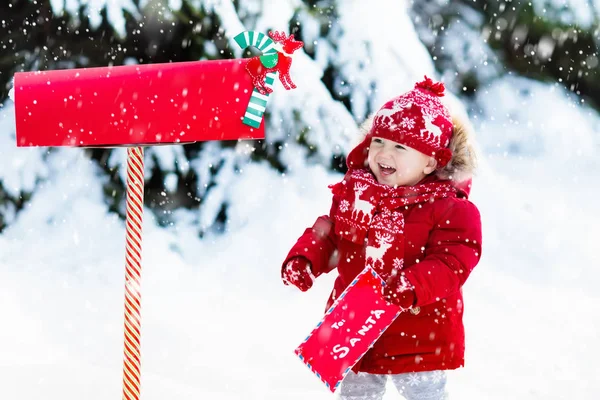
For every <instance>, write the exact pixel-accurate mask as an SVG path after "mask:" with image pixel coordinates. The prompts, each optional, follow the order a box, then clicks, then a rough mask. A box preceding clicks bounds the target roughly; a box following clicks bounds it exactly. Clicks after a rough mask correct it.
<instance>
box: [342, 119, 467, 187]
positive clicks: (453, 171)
mask: <svg viewBox="0 0 600 400" xmlns="http://www.w3.org/2000/svg"><path fill="white" fill-rule="evenodd" d="M451 115H452V124H453V133H452V139H451V140H450V144H449V145H448V148H449V149H450V150H451V151H452V158H451V159H450V162H449V163H448V164H447V165H446V166H445V167H443V168H441V169H438V170H436V171H435V172H434V174H435V175H436V176H437V177H438V178H439V179H442V180H452V181H453V183H454V185H455V186H456V187H457V188H458V189H460V190H462V191H464V192H465V195H467V196H468V194H469V192H470V188H471V179H472V177H473V174H474V172H475V169H476V167H477V155H476V153H475V149H474V147H473V145H472V143H473V140H474V130H473V126H472V125H471V123H470V122H469V120H468V118H467V117H466V116H464V115H462V114H461V113H451ZM372 126H373V116H370V117H369V118H368V119H367V120H366V121H365V122H364V123H363V124H362V125H361V127H360V131H361V137H360V143H359V144H358V145H357V146H356V147H354V148H353V149H352V151H350V153H349V154H348V157H347V158H346V165H347V166H348V168H349V169H350V168H364V167H366V166H367V165H368V163H367V155H368V152H369V144H370V138H369V137H368V134H369V132H370V131H371V128H372Z"/></svg>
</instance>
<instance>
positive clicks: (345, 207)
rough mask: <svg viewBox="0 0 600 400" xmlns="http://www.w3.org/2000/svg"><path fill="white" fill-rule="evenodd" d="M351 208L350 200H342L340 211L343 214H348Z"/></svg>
mask: <svg viewBox="0 0 600 400" xmlns="http://www.w3.org/2000/svg"><path fill="white" fill-rule="evenodd" d="M349 208H350V203H349V202H348V200H342V201H341V203H340V210H341V211H342V212H346V211H348V209H349Z"/></svg>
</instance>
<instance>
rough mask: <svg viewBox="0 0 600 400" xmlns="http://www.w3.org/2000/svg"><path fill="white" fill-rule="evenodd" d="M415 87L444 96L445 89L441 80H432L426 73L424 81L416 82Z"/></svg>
mask: <svg viewBox="0 0 600 400" xmlns="http://www.w3.org/2000/svg"><path fill="white" fill-rule="evenodd" d="M417 88H421V89H425V90H429V91H430V92H432V93H433V94H435V95H436V96H438V97H442V96H444V90H445V89H446V88H445V87H444V84H443V83H442V82H433V81H432V80H431V78H428V77H427V75H425V80H424V81H421V82H417V83H416V84H415V89H417Z"/></svg>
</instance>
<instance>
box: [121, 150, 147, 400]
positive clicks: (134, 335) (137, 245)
mask: <svg viewBox="0 0 600 400" xmlns="http://www.w3.org/2000/svg"><path fill="white" fill-rule="evenodd" d="M143 206H144V149H143V148H141V147H130V148H128V149H127V221H126V225H127V248H126V261H127V262H126V268H125V345H124V353H125V354H124V360H123V400H139V398H140V361H141V352H140V331H141V314H140V308H141V293H140V279H141V275H142V263H141V261H142V212H143Z"/></svg>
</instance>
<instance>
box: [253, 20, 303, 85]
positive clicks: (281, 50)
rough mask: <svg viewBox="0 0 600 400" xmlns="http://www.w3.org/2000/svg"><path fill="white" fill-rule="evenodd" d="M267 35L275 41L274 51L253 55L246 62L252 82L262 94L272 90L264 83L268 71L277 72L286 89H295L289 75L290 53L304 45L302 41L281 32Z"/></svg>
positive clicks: (292, 35)
mask: <svg viewBox="0 0 600 400" xmlns="http://www.w3.org/2000/svg"><path fill="white" fill-rule="evenodd" d="M269 37H270V38H271V39H273V41H274V42H275V43H276V45H275V46H274V47H275V49H276V50H278V51H276V52H273V53H270V54H264V55H262V56H257V57H253V58H251V59H250V61H248V64H246V70H247V71H248V73H249V74H250V78H251V79H252V84H253V85H254V87H255V88H256V90H258V92H259V93H260V94H262V95H267V94H269V93H271V92H273V89H271V88H270V87H268V86H267V85H266V84H265V79H266V77H267V74H268V73H276V72H279V80H280V81H281V84H282V85H283V87H284V88H286V89H287V90H290V89H295V88H296V85H295V84H294V82H292V78H291V77H290V67H291V66H292V57H291V54H292V53H293V52H295V51H296V50H298V49H300V48H301V47H302V46H304V43H303V42H301V41H298V40H295V39H294V34H291V35H290V36H288V37H286V35H285V33H283V32H277V31H275V32H269Z"/></svg>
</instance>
